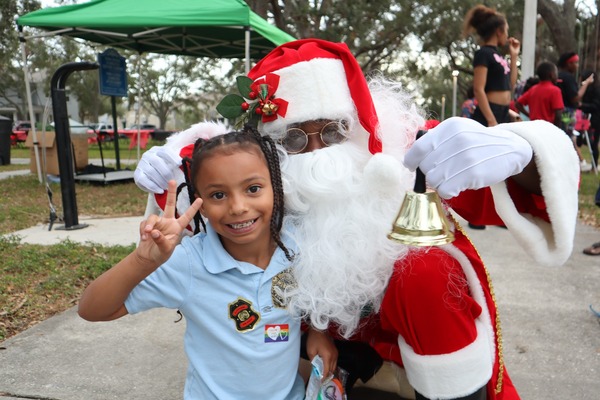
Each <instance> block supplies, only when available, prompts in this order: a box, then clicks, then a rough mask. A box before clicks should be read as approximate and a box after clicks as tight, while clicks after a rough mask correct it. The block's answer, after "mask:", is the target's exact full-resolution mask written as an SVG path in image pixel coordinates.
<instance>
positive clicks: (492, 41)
mask: <svg viewBox="0 0 600 400" xmlns="http://www.w3.org/2000/svg"><path fill="white" fill-rule="evenodd" d="M472 31H475V32H477V35H478V36H479V38H480V39H481V41H482V46H481V47H480V48H479V50H477V51H476V52H475V56H474V57H473V91H474V93H475V98H476V99H477V108H476V109H475V112H474V114H473V117H472V118H473V119H474V120H476V121H477V122H479V123H481V124H482V125H484V126H494V125H498V124H501V123H504V122H510V117H509V106H510V101H511V93H512V90H513V88H514V87H515V84H516V82H517V72H518V71H517V57H518V56H519V50H520V49H521V44H520V43H519V41H518V40H517V39H515V38H512V37H508V22H507V21H506V17H505V16H504V15H502V14H500V13H499V12H497V11H496V10H494V9H492V8H489V7H486V6H484V5H477V6H475V7H473V8H472V9H471V10H469V12H468V13H467V15H466V17H465V22H464V34H465V35H468V34H470V33H471V32H472ZM506 44H508V50H509V53H510V66H509V65H508V63H507V62H506V59H505V58H504V57H503V56H502V55H501V54H500V53H499V52H498V47H502V46H505V45H506Z"/></svg>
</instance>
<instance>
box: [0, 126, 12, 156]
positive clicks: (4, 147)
mask: <svg viewBox="0 0 600 400" xmlns="http://www.w3.org/2000/svg"><path fill="white" fill-rule="evenodd" d="M11 134H12V120H11V119H10V118H6V117H3V116H1V115H0V165H9V164H10V135H11Z"/></svg>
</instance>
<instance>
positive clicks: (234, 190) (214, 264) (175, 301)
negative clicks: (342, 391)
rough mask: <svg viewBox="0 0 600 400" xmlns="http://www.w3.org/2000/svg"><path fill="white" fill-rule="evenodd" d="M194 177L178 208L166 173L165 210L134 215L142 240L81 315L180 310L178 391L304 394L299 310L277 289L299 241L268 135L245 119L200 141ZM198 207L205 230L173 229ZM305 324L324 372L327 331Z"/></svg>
mask: <svg viewBox="0 0 600 400" xmlns="http://www.w3.org/2000/svg"><path fill="white" fill-rule="evenodd" d="M191 184H192V186H193V189H194V193H195V195H196V197H197V199H196V200H195V201H194V203H193V204H192V205H191V207H190V208H189V209H188V210H187V211H186V212H185V213H184V214H183V215H182V216H181V217H179V218H175V197H176V196H175V193H176V184H175V181H171V182H169V190H168V195H167V204H166V207H165V211H164V214H163V215H162V216H157V215H152V216H150V217H149V218H148V219H147V220H146V221H144V222H142V223H141V225H140V237H141V240H140V244H139V246H138V247H137V248H136V249H135V250H134V251H133V252H132V253H131V254H130V255H129V256H127V257H126V258H125V259H123V260H122V261H121V262H119V263H118V264H117V265H115V266H114V267H112V268H111V269H110V270H108V271H107V272H105V273H104V274H102V275H101V276H100V277H99V278H97V279H96V280H95V281H94V282H92V283H91V284H90V285H89V286H88V287H87V288H86V290H85V291H84V293H83V296H82V298H81V301H80V303H79V315H80V316H81V317H83V318H84V319H86V320H89V321H110V320H114V319H117V318H120V317H122V316H124V315H126V314H128V313H132V314H133V313H137V312H140V311H144V310H148V309H151V308H155V307H167V308H173V309H178V310H180V311H181V313H182V314H183V315H184V316H185V317H186V320H187V327H186V334H185V349H186V353H187V357H188V359H189V366H188V372H187V379H186V384H185V393H184V398H185V399H188V400H191V399H202V400H205V399H259V398H269V399H281V400H283V399H298V400H300V399H303V398H304V393H305V392H304V382H303V380H302V378H301V377H300V375H299V374H298V363H299V358H300V335H301V332H300V320H299V319H297V318H292V316H291V315H290V314H289V313H288V311H287V310H286V309H285V304H282V303H281V302H279V301H278V298H277V296H275V295H274V293H275V291H276V290H275V289H276V286H278V285H279V286H282V285H284V283H285V282H288V279H287V277H288V276H289V274H290V271H289V268H290V266H291V261H292V258H293V254H294V248H295V244H294V243H293V241H292V240H291V239H290V235H288V233H289V232H286V231H285V229H284V230H283V231H282V226H283V225H284V215H283V213H284V207H283V189H282V183H281V175H280V169H279V158H278V155H277V151H276V148H275V145H274V143H273V141H272V139H270V138H269V137H261V136H260V134H258V132H256V131H255V130H248V131H243V132H232V133H229V134H225V135H220V136H216V137H213V138H212V139H209V140H204V139H200V140H198V141H197V142H196V146H195V149H194V154H193V157H192V168H191ZM198 211H200V212H201V214H202V215H203V216H204V218H205V219H206V220H207V222H206V223H205V231H206V232H205V233H199V234H197V235H195V236H193V237H187V236H186V237H184V238H183V239H181V237H182V232H183V231H184V229H185V227H186V226H187V225H188V224H189V223H190V221H191V220H192V218H193V216H194V215H195V214H196V212H198ZM282 282H283V283H282ZM279 289H284V287H279ZM308 335H309V336H308V341H309V342H310V343H311V345H312V348H313V349H316V350H315V352H316V353H317V354H319V355H320V356H321V358H323V360H324V361H325V374H327V375H328V374H329V372H332V371H334V370H335V368H336V362H337V350H335V346H334V345H333V344H332V343H331V341H330V340H329V338H328V337H327V336H325V334H323V333H321V332H318V331H310V332H309V334H308ZM309 347H310V346H309ZM314 355H316V354H309V356H311V357H312V356H314ZM327 375H325V376H327Z"/></svg>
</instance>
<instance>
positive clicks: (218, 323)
mask: <svg viewBox="0 0 600 400" xmlns="http://www.w3.org/2000/svg"><path fill="white" fill-rule="evenodd" d="M282 241H283V242H284V243H285V245H286V247H288V249H290V250H292V249H293V250H295V247H294V246H293V245H292V244H291V240H290V239H289V237H287V236H286V235H283V234H282ZM290 264H291V263H290V262H289V261H288V260H287V259H286V257H285V254H284V253H283V251H282V250H281V249H280V248H279V247H278V248H277V249H276V250H275V253H274V254H273V257H272V258H271V262H270V263H269V265H268V267H267V268H266V269H265V270H262V269H261V268H258V267H257V266H255V265H252V264H249V263H245V262H239V261H236V260H235V259H233V258H232V257H231V256H230V255H229V253H227V252H226V251H225V249H224V248H223V246H222V245H221V241H220V240H219V237H218V235H217V233H216V232H215V231H214V230H213V229H212V228H211V227H210V226H208V225H207V233H206V234H204V233H200V234H198V235H195V236H193V237H185V238H184V239H183V240H182V242H181V244H180V245H179V246H177V247H176V249H175V251H174V253H173V255H172V256H171V258H170V259H169V260H167V262H166V263H164V264H163V265H161V266H160V267H159V268H158V269H157V270H156V271H155V272H153V273H152V274H151V275H150V276H148V277H147V278H146V279H145V280H144V281H142V282H141V283H140V284H139V285H138V286H136V287H135V288H134V289H133V291H132V292H131V293H130V295H129V297H128V298H127V300H126V301H125V306H126V307H127V310H128V312H129V313H131V314H135V313H138V312H140V311H145V310H148V309H151V308H155V307H167V308H172V309H179V310H180V311H181V312H182V314H183V315H184V316H185V319H186V324H187V325H186V332H185V339H184V344H185V351H186V354H187V357H188V361H189V364H188V371H187V377H186V383H185V393H184V398H185V399H187V400H192V399H193V400H207V399H220V400H222V399H247V400H252V399H281V400H284V399H285V400H288V399H303V398H304V383H303V381H302V379H301V377H300V376H299V375H298V360H299V357H300V320H299V319H295V318H292V317H291V316H290V315H289V313H288V312H287V311H286V310H285V309H283V308H278V307H275V305H274V304H273V300H272V297H271V281H272V279H273V277H274V276H276V275H277V274H279V273H280V272H282V271H284V270H285V269H287V268H289V267H290ZM157 329H160V327H157Z"/></svg>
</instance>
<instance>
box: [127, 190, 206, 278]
mask: <svg viewBox="0 0 600 400" xmlns="http://www.w3.org/2000/svg"><path fill="white" fill-rule="evenodd" d="M176 193H177V183H176V182H175V181H173V180H171V181H169V189H168V194H167V202H166V206H165V211H164V213H163V215H162V216H158V215H151V216H150V217H149V218H148V219H147V220H145V221H142V223H141V224H140V243H139V245H138V248H137V250H136V253H137V256H138V258H139V259H140V261H143V262H144V263H147V265H156V267H158V266H159V265H161V264H163V263H164V262H165V261H167V260H168V259H169V257H170V256H171V254H172V253H173V250H174V249H175V246H177V244H179V242H180V241H181V234H182V232H183V231H184V230H185V228H186V226H188V224H189V223H190V221H191V220H192V219H193V218H194V215H195V214H196V213H197V212H198V210H199V209H200V206H201V205H202V199H200V198H197V199H196V200H195V201H194V202H193V203H192V205H191V206H190V208H188V209H187V210H186V212H185V213H184V214H183V215H182V216H180V217H179V218H175V207H176Z"/></svg>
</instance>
